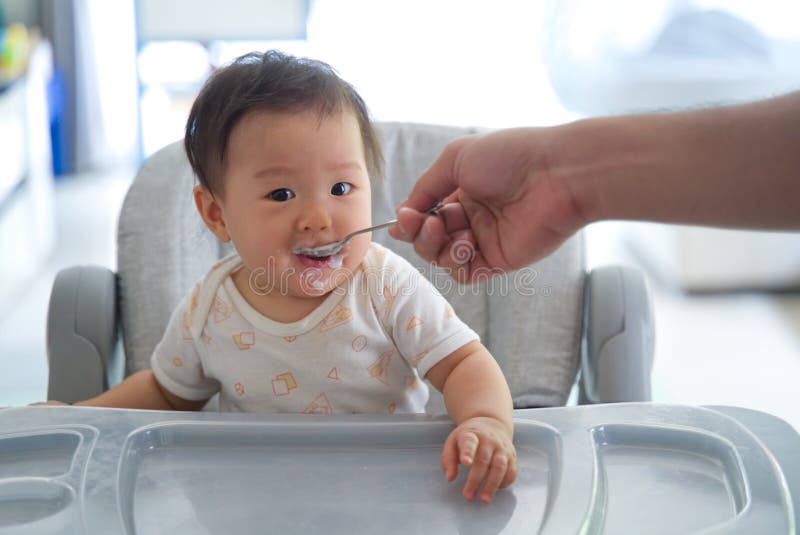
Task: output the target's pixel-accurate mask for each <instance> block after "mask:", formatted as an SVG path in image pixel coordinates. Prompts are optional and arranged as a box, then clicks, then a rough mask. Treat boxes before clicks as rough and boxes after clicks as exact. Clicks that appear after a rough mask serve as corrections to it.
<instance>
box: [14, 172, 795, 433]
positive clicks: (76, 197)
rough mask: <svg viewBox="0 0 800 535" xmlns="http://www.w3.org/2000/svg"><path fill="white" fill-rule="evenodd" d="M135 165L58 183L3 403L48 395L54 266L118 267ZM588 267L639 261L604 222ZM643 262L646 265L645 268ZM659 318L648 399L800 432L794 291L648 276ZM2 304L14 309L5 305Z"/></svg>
mask: <svg viewBox="0 0 800 535" xmlns="http://www.w3.org/2000/svg"><path fill="white" fill-rule="evenodd" d="M132 176H133V171H127V170H121V171H118V172H114V173H107V174H98V175H88V176H81V177H76V178H72V179H62V180H60V181H58V182H57V183H56V187H55V196H56V203H55V207H56V229H57V238H56V243H57V245H56V248H55V250H54V251H53V254H52V256H51V258H50V259H49V261H48V262H47V264H46V265H45V266H42V269H41V271H40V272H39V273H38V274H36V276H35V277H32V279H31V282H30V284H29V285H28V286H27V287H26V289H25V291H24V292H21V294H20V295H19V299H18V302H17V303H15V304H14V305H15V306H14V307H13V309H14V313H13V314H10V313H7V312H6V313H5V314H3V315H2V316H0V406H15V405H22V404H26V403H30V402H34V401H40V400H43V399H45V397H46V389H47V358H46V348H45V338H44V332H45V325H46V317H47V303H48V299H49V293H50V288H51V286H52V282H53V279H54V277H55V274H56V273H57V272H58V270H59V269H61V268H63V267H67V266H70V265H75V264H97V265H101V266H108V267H111V268H114V267H115V254H116V253H115V247H114V243H115V228H116V219H117V214H118V211H119V208H120V206H121V203H122V199H123V197H124V194H125V191H126V189H127V187H128V185H129V183H130V180H131V179H132ZM588 235H589V243H590V244H591V245H590V248H589V261H590V264H601V263H606V262H622V263H627V264H634V265H636V261H635V259H632V258H631V257H630V255H628V254H627V253H626V252H625V251H624V248H622V247H621V246H620V245H619V243H618V242H617V240H615V236H614V232H613V231H610V228H604V227H603V226H598V227H593V228H590V229H589V231H588ZM643 269H644V268H643ZM650 289H651V292H652V297H653V302H654V310H655V319H656V358H655V365H654V370H653V397H654V400H655V401H661V402H668V403H680V404H692V405H699V404H726V405H738V406H744V407H749V408H753V409H757V410H762V411H765V412H769V413H772V414H774V415H776V416H779V417H781V418H783V419H785V420H786V421H788V422H789V423H791V424H792V425H793V426H794V427H795V429H798V430H800V402H798V401H799V400H798V395H797V383H798V379H800V294H760V293H749V294H748V293H744V294H742V293H739V294H719V295H706V296H688V295H685V294H683V293H681V292H677V291H674V290H671V289H667V288H665V287H663V286H660V285H658V284H656V283H655V282H653V281H652V279H651V280H650ZM4 305H5V306H0V311H8V310H9V309H10V308H12V307H11V306H8V305H9V303H4Z"/></svg>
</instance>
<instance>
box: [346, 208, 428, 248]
mask: <svg viewBox="0 0 800 535" xmlns="http://www.w3.org/2000/svg"><path fill="white" fill-rule="evenodd" d="M442 206H443V205H442V204H441V203H440V204H437V205H436V206H434V207H433V208H428V209H427V210H425V212H424V213H426V214H435V213H436V212H437V211H439V210H440V209H441V208H442ZM396 224H397V219H392V220H391V221H387V222H386V223H380V224H379V225H373V226H371V227H367V228H362V229H361V230H357V231H355V232H351V233H350V234H348V235H347V236H345V237H344V239H343V240H342V242H343V243H346V242H348V241H350V238H352V237H353V236H358V235H359V234H363V233H365V232H372V231H373V230H380V229H382V228H386V227H391V226H392V225H396Z"/></svg>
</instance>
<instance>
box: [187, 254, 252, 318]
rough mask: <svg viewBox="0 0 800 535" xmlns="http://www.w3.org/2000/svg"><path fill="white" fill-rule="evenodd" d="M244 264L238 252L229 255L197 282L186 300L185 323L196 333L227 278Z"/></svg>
mask: <svg viewBox="0 0 800 535" xmlns="http://www.w3.org/2000/svg"><path fill="white" fill-rule="evenodd" d="M241 265H242V260H241V258H240V257H239V255H238V254H233V255H230V256H227V257H225V258H223V259H221V260H219V261H218V262H216V263H215V264H214V265H213V266H211V268H210V269H209V270H208V272H207V273H206V274H205V275H203V277H201V278H200V280H198V281H197V283H195V285H194V287H193V288H192V291H191V292H190V293H189V295H188V296H187V297H186V298H185V300H184V309H185V310H184V323H186V324H187V325H186V326H187V327H189V328H190V330H191V331H192V332H193V333H194V331H200V330H202V326H203V324H204V323H205V318H206V317H207V316H208V313H209V310H210V308H211V305H212V304H213V303H214V300H215V298H216V296H217V293H218V292H219V291H220V289H221V288H222V285H223V283H224V282H225V279H227V278H228V277H230V275H231V273H233V271H235V270H236V269H237V268H238V267H240V266H241Z"/></svg>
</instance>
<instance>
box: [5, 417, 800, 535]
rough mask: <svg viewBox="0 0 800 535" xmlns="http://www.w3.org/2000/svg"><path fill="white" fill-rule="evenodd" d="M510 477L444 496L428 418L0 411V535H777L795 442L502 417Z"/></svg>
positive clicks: (730, 431)
mask: <svg viewBox="0 0 800 535" xmlns="http://www.w3.org/2000/svg"><path fill="white" fill-rule="evenodd" d="M515 417H516V419H515V437H514V442H515V444H516V447H517V454H518V468H519V471H518V476H517V481H516V482H515V483H514V485H513V486H512V487H510V488H508V489H504V490H501V491H499V492H498V494H497V495H496V497H495V500H494V501H493V502H492V503H491V504H488V505H487V504H483V503H481V502H479V501H477V500H476V501H474V502H467V501H466V500H464V498H463V497H462V496H461V489H462V487H463V485H464V482H465V477H466V470H464V469H463V468H462V470H461V472H460V474H459V477H458V479H457V480H456V481H455V482H453V483H448V482H447V481H446V480H445V478H444V475H443V474H442V472H441V469H440V463H439V457H440V453H441V447H442V444H443V442H444V439H445V437H446V436H447V434H448V433H449V432H450V430H451V429H452V427H453V425H452V423H451V422H450V421H449V420H448V419H447V418H445V417H431V416H386V417H383V416H365V415H352V416H305V415H264V414H261V415H258V414H219V413H175V412H151V411H131V410H116V409H93V408H78V407H25V408H18V409H6V410H0V534H5V533H13V534H36V535H41V534H49V533H53V534H62V533H63V534H76V533H86V534H104V535H105V534H110V533H125V534H133V533H137V534H155V533H164V534H170V535H173V534H178V533H190V534H205V533H223V534H226V535H227V534H241V533H348V534H350V533H382V534H383V533H402V534H404V535H407V534H409V533H434V534H446V533H475V534H481V535H484V534H492V533H513V534H517V533H531V534H535V533H540V534H569V533H575V534H578V533H581V534H584V533H585V534H592V533H597V534H600V533H603V534H616V533H624V534H629V533H648V534H659V533H664V534H670V535H674V534H681V533H704V534H712V533H713V534H718V533H719V534H755V533H765V534H766V533H769V534H791V533H795V532H796V529H797V528H796V526H797V522H798V516H797V515H798V509H800V507H799V503H798V494H800V456H798V455H797V452H798V451H800V436H798V434H797V433H796V432H795V431H794V429H792V428H791V427H790V426H789V425H788V424H786V423H785V422H783V421H782V420H779V419H778V418H775V417H773V416H770V415H767V414H764V413H759V412H755V411H750V410H746V409H737V408H733V407H713V408H702V407H685V406H674V405H659V404H649V403H647V404H645V403H630V404H617V405H596V406H583V407H567V408H553V409H535V410H520V411H516V412H515Z"/></svg>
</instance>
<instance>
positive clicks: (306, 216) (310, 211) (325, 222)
mask: <svg viewBox="0 0 800 535" xmlns="http://www.w3.org/2000/svg"><path fill="white" fill-rule="evenodd" d="M299 223H300V225H299V226H300V228H301V229H302V230H304V231H307V232H319V231H322V230H325V229H327V228H328V227H330V226H331V217H330V213H329V212H328V211H327V210H325V209H324V208H323V207H321V206H309V207H308V208H307V209H306V210H305V211H304V213H303V215H302V216H301V217H300V221H299Z"/></svg>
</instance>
